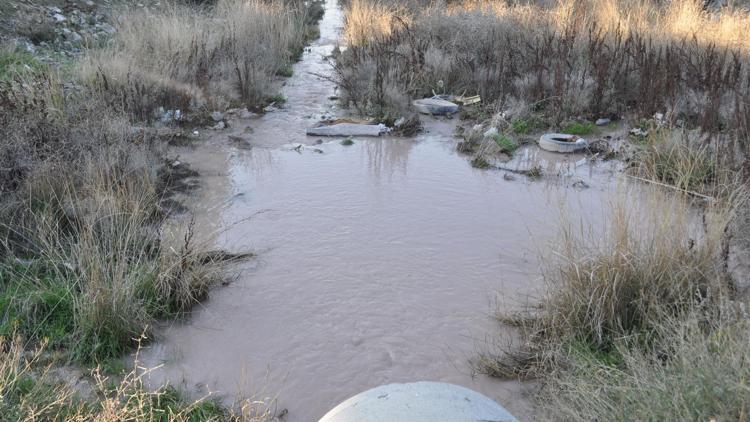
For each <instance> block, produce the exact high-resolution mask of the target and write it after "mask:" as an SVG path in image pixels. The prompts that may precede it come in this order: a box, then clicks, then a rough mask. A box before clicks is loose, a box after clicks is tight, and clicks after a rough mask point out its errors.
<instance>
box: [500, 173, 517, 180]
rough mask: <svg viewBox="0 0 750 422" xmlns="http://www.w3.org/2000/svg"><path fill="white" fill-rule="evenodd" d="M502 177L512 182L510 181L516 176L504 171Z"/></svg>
mask: <svg viewBox="0 0 750 422" xmlns="http://www.w3.org/2000/svg"><path fill="white" fill-rule="evenodd" d="M503 179H504V180H507V181H509V182H512V181H514V180H516V176H514V175H512V174H510V173H505V174H503Z"/></svg>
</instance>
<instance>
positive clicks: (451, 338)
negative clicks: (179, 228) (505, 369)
mask: <svg viewBox="0 0 750 422" xmlns="http://www.w3.org/2000/svg"><path fill="white" fill-rule="evenodd" d="M341 26H342V11H341V9H340V8H339V6H338V4H337V1H336V0H328V1H327V5H326V13H325V16H324V18H323V20H322V22H321V23H320V30H321V31H320V32H321V37H320V39H319V40H317V41H315V42H314V43H313V44H312V45H311V46H310V47H309V48H308V50H307V51H306V52H305V54H304V56H303V58H302V60H301V61H300V62H299V63H297V64H296V65H295V67H294V76H292V77H291V78H290V79H288V80H287V81H286V83H285V85H284V87H283V88H282V92H283V93H284V95H285V96H286V97H287V99H288V101H287V103H286V104H285V105H284V106H283V107H282V108H281V109H279V110H276V111H273V112H270V113H267V114H266V115H264V116H262V117H259V118H250V119H239V118H237V119H234V120H231V121H230V125H231V126H230V129H228V130H226V131H221V132H212V133H211V135H210V136H209V137H208V138H207V139H206V140H205V141H204V142H201V143H200V144H199V145H198V146H197V147H193V148H182V149H181V150H179V151H178V152H179V154H180V160H182V161H185V162H188V163H190V165H191V166H192V167H194V168H196V169H197V170H198V171H199V172H200V173H201V175H202V177H201V188H200V189H199V190H198V192H197V193H195V194H194V195H192V196H191V197H190V198H189V199H188V202H189V205H190V208H191V210H192V212H193V213H194V215H195V221H196V227H197V228H198V230H199V234H200V235H201V236H203V237H205V238H209V237H210V236H208V235H209V234H214V236H212V237H211V238H212V240H211V242H212V245H211V247H212V248H221V249H227V250H231V251H246V250H252V251H255V252H257V253H258V258H257V259H254V260H252V261H250V262H247V263H243V264H240V265H238V266H237V268H234V269H233V270H237V271H238V272H239V274H240V275H239V276H238V277H236V279H233V280H232V282H231V283H229V284H228V285H226V286H222V287H218V288H216V289H215V290H213V291H212V292H211V296H210V298H209V299H208V300H207V301H206V302H204V303H202V304H201V305H200V306H199V307H198V308H197V309H196V311H195V312H194V313H193V314H192V315H191V316H190V317H189V318H188V319H187V320H186V321H183V322H179V323H173V324H170V325H169V326H165V327H160V328H159V330H158V339H157V342H156V343H154V344H152V345H150V346H149V347H147V348H146V349H145V350H143V351H142V355H141V364H143V365H146V366H155V365H161V367H160V368H159V369H158V370H156V371H154V372H153V373H152V375H151V376H152V377H153V378H155V379H157V380H160V381H163V380H169V381H170V382H172V383H173V384H176V385H181V386H183V387H185V388H188V389H190V390H193V389H196V390H199V391H206V390H210V391H215V392H218V393H219V394H221V395H224V396H226V397H227V399H228V400H231V398H232V397H233V396H234V395H236V394H252V393H256V394H258V395H259V397H266V396H272V397H278V403H279V407H280V408H286V409H288V411H289V413H288V415H287V416H286V418H285V420H287V421H314V420H317V419H318V418H320V417H321V416H322V415H323V414H325V412H326V411H328V410H329V409H331V408H332V407H334V406H335V405H336V404H338V403H339V402H341V401H343V400H344V399H346V398H348V397H350V396H352V395H354V394H357V393H359V392H361V391H364V390H366V389H369V388H372V387H376V386H378V385H381V384H386V383H394V382H410V381H419V380H432V381H445V382H451V383H456V384H460V385H463V386H466V387H469V388H472V389H475V390H477V391H479V392H481V393H483V394H485V395H487V396H489V397H491V398H493V399H495V400H497V401H498V402H499V403H501V404H502V405H503V406H505V407H506V408H508V409H509V410H510V411H511V412H512V413H514V414H515V415H517V416H518V417H519V418H521V419H524V418H527V417H528V415H530V412H531V409H530V405H529V400H528V398H527V397H526V394H525V392H524V386H523V385H521V384H520V383H518V382H510V381H497V380H493V379H490V378H487V377H485V376H482V375H476V376H472V371H471V368H470V366H469V364H468V361H469V359H470V358H471V357H472V356H475V354H476V353H477V352H478V351H481V350H483V349H486V348H487V347H488V344H492V343H493V342H494V343H500V344H503V343H504V342H506V341H508V339H510V338H511V337H512V333H511V332H510V331H507V330H506V329H503V328H502V327H501V326H500V325H499V324H498V323H497V322H496V321H494V320H493V319H492V314H493V312H495V311H496V310H498V309H510V307H516V306H520V305H523V304H525V303H527V302H528V301H529V300H533V297H535V295H536V294H537V293H538V292H539V289H540V287H541V284H542V283H541V279H540V259H539V256H540V253H543V252H542V251H543V250H544V248H545V246H546V245H547V243H548V241H549V240H551V239H552V238H553V237H554V236H555V234H556V230H557V227H559V221H560V216H561V211H560V210H562V209H565V210H567V211H566V214H567V215H568V216H569V217H570V218H572V219H573V220H575V221H579V220H580V221H590V220H594V221H599V220H601V218H602V215H603V210H604V208H605V205H606V201H607V200H608V199H609V195H610V194H609V193H607V192H611V191H613V190H614V189H613V185H614V184H616V181H615V179H616V178H615V177H614V174H615V173H616V172H615V169H614V167H615V165H614V164H607V163H599V164H592V163H589V162H588V161H587V160H586V159H585V158H584V157H582V156H562V155H553V154H546V153H543V152H541V151H539V150H538V149H536V147H525V148H523V149H522V150H520V151H519V152H518V153H517V154H516V158H515V159H514V160H513V161H511V162H510V163H508V165H509V166H511V167H514V168H527V167H529V166H531V165H541V166H542V167H543V170H544V172H545V176H544V177H543V178H542V179H541V180H536V181H535V180H531V179H528V178H526V177H524V176H521V175H515V176H513V177H510V175H511V174H510V173H506V172H502V171H491V170H478V169H474V168H472V167H471V166H470V164H469V160H468V159H467V157H465V156H462V155H460V154H458V153H456V152H455V142H456V140H455V139H454V137H453V135H452V134H453V130H454V128H455V125H456V124H457V123H458V119H453V120H448V119H445V118H442V119H437V118H429V117H428V118H424V119H423V120H424V122H425V128H426V130H425V132H423V133H421V134H420V135H418V136H416V137H414V138H393V137H380V138H370V139H365V138H359V139H355V143H354V145H352V146H343V145H341V144H340V139H324V142H323V143H322V144H316V141H317V140H318V138H314V137H307V136H305V128H306V127H309V126H311V125H313V124H314V123H315V122H316V121H318V120H319V119H320V118H321V117H322V116H336V117H341V116H343V115H345V111H344V110H340V109H339V108H337V106H336V103H335V102H334V101H332V100H329V97H331V96H333V95H335V90H336V88H335V86H334V85H333V84H332V83H331V82H329V81H327V80H325V79H324V78H320V75H330V74H331V67H330V64H329V63H328V62H327V61H326V60H325V57H326V56H328V55H329V54H330V53H331V51H332V50H333V48H334V47H335V46H336V43H337V39H338V36H339V32H340V29H341ZM248 127H249V128H250V129H248ZM230 135H231V136H232V137H231V138H230ZM235 136H239V137H242V138H243V139H245V140H246V142H238V140H237V138H236V137H235ZM296 143H301V144H304V145H305V147H303V148H299V149H296V150H295V149H293V145H294V144H296ZM315 149H319V150H320V151H322V152H319V151H315ZM509 179H514V180H509ZM584 183H585V185H587V186H585V185H584ZM233 272H234V271H233Z"/></svg>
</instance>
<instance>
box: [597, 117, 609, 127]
mask: <svg viewBox="0 0 750 422" xmlns="http://www.w3.org/2000/svg"><path fill="white" fill-rule="evenodd" d="M611 122H612V119H608V118H606V117H605V118H601V119H597V121H596V123H595V124H596V125H597V126H607V125H608V124H610V123H611Z"/></svg>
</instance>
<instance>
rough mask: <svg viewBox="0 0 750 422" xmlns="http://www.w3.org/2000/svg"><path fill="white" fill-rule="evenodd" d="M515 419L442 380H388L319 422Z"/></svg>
mask: <svg viewBox="0 0 750 422" xmlns="http://www.w3.org/2000/svg"><path fill="white" fill-rule="evenodd" d="M384 421H388V422H442V421H444V422H480V421H483V422H515V421H516V418H514V417H513V415H511V414H510V413H509V412H508V411H507V410H505V409H504V408H503V407H502V406H500V405H499V404H497V403H496V402H494V401H493V400H491V399H490V398H488V397H486V396H483V395H481V394H479V393H477V392H476V391H472V390H469V389H468V388H464V387H459V386H457V385H453V384H447V383H443V382H427V381H421V382H414V383H409V384H388V385H381V386H380V387H376V388H373V389H372V390H367V391H365V392H363V393H360V394H357V395H356V396H354V397H351V398H349V399H347V400H345V401H344V402H342V403H341V404H339V405H338V406H336V407H335V408H333V409H332V410H331V411H330V412H328V413H327V414H326V415H325V416H323V418H321V419H320V421H319V422H384Z"/></svg>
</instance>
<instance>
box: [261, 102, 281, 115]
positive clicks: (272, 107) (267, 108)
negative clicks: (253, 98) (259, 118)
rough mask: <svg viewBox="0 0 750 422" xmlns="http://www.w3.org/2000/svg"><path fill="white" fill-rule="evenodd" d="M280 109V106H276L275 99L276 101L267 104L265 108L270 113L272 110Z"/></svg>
mask: <svg viewBox="0 0 750 422" xmlns="http://www.w3.org/2000/svg"><path fill="white" fill-rule="evenodd" d="M278 109H279V108H278V107H276V101H274V102H272V103H271V104H269V105H267V106H266V107H265V108H264V109H263V111H265V112H266V113H270V112H272V111H276V110H278Z"/></svg>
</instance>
